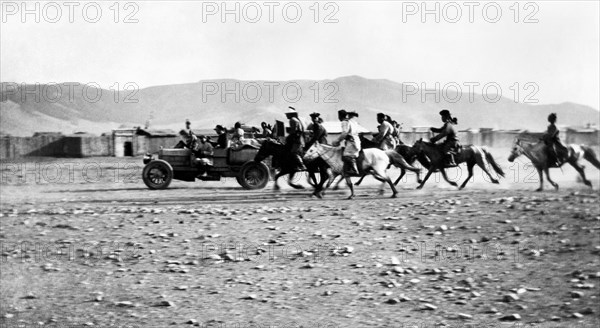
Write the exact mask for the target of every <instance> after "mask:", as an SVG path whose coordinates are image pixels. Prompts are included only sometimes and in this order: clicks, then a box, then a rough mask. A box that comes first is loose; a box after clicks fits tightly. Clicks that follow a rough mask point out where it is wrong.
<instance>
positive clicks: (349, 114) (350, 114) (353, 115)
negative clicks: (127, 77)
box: [348, 112, 358, 118]
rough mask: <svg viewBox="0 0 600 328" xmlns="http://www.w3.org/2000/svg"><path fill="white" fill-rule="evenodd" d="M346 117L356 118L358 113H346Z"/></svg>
mask: <svg viewBox="0 0 600 328" xmlns="http://www.w3.org/2000/svg"><path fill="white" fill-rule="evenodd" d="M348 117H350V118H353V117H358V113H357V112H348Z"/></svg>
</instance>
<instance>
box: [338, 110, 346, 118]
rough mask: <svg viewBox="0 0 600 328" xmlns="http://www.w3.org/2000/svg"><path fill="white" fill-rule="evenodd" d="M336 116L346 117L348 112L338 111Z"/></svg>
mask: <svg viewBox="0 0 600 328" xmlns="http://www.w3.org/2000/svg"><path fill="white" fill-rule="evenodd" d="M338 115H340V116H343V117H346V116H347V115H348V112H347V111H346V110H345V109H340V110H338Z"/></svg>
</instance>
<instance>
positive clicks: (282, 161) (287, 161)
mask: <svg viewBox="0 0 600 328" xmlns="http://www.w3.org/2000/svg"><path fill="white" fill-rule="evenodd" d="M269 156H273V158H272V161H271V166H272V167H273V168H276V169H279V172H277V174H276V175H275V179H274V180H275V186H274V187H273V189H275V190H279V185H278V184H277V180H278V179H279V178H280V177H281V176H283V175H286V174H288V175H289V180H288V184H289V185H290V186H292V187H293V188H295V189H304V187H302V186H301V185H297V184H295V183H293V182H292V181H293V179H294V175H296V173H297V172H298V171H297V170H296V163H295V162H294V160H293V158H292V156H291V154H290V152H289V150H288V149H287V147H286V145H285V144H282V143H280V142H278V141H276V140H274V139H267V140H265V141H264V142H263V144H262V146H261V147H260V149H259V150H258V153H257V154H256V156H255V157H254V161H256V162H260V161H263V160H264V159H265V158H267V157H269ZM304 165H306V168H307V170H308V174H309V175H310V177H311V178H312V180H313V181H316V177H315V173H316V172H319V173H320V175H321V179H320V180H319V183H318V184H317V185H315V191H314V192H313V195H314V196H317V197H319V198H322V191H323V185H324V184H325V182H326V181H327V180H328V179H329V173H328V172H327V169H328V168H329V166H328V165H327V163H325V162H324V161H323V160H321V159H318V160H315V161H310V162H306V163H304Z"/></svg>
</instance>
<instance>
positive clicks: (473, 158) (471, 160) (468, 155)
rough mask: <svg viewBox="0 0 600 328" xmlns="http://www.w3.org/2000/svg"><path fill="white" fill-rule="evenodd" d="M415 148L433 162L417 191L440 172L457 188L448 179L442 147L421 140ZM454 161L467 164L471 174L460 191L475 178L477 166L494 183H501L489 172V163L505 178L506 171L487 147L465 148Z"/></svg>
mask: <svg viewBox="0 0 600 328" xmlns="http://www.w3.org/2000/svg"><path fill="white" fill-rule="evenodd" d="M413 148H414V149H415V151H416V152H417V153H422V154H425V155H426V156H427V157H428V158H429V159H430V160H431V165H430V166H429V171H428V172H427V175H426V176H425V179H423V181H422V182H421V184H420V185H419V186H418V187H417V189H421V188H423V185H424V184H425V182H426V181H427V179H429V176H431V173H433V172H435V171H439V172H440V173H442V176H443V177H444V179H445V180H446V181H448V183H450V184H451V185H453V186H454V187H456V186H457V184H456V182H454V181H449V180H448V177H447V176H446V171H445V170H444V169H446V168H447V166H446V165H445V156H446V155H445V154H444V153H443V151H442V149H441V145H439V144H435V143H431V142H426V141H423V139H422V138H421V139H419V140H417V142H415V144H414V146H413ZM454 160H455V161H456V163H457V164H460V163H466V164H467V170H468V172H469V176H468V177H467V178H466V179H465V181H464V182H463V183H462V185H461V186H460V188H459V189H463V188H464V187H465V186H466V185H467V182H468V181H469V179H471V177H472V176H473V167H474V166H475V164H477V165H479V167H480V168H481V169H482V170H483V172H485V173H486V174H487V175H488V176H489V177H490V179H491V180H492V183H495V184H498V183H499V182H498V180H496V179H494V177H492V175H491V174H490V172H489V171H488V170H487V168H486V164H487V163H488V162H489V163H490V165H491V166H492V168H493V169H494V171H495V172H496V173H497V174H498V175H500V176H501V177H504V171H502V168H500V166H499V165H498V163H496V160H494V157H492V154H490V152H489V151H488V149H487V147H479V146H474V145H467V146H464V147H463V149H462V151H461V152H460V153H458V154H457V155H455V156H454Z"/></svg>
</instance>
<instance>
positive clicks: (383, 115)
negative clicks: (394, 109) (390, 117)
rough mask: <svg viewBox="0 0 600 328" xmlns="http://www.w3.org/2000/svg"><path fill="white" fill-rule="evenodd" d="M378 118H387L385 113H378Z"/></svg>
mask: <svg viewBox="0 0 600 328" xmlns="http://www.w3.org/2000/svg"><path fill="white" fill-rule="evenodd" d="M377 118H385V114H384V113H377Z"/></svg>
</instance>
